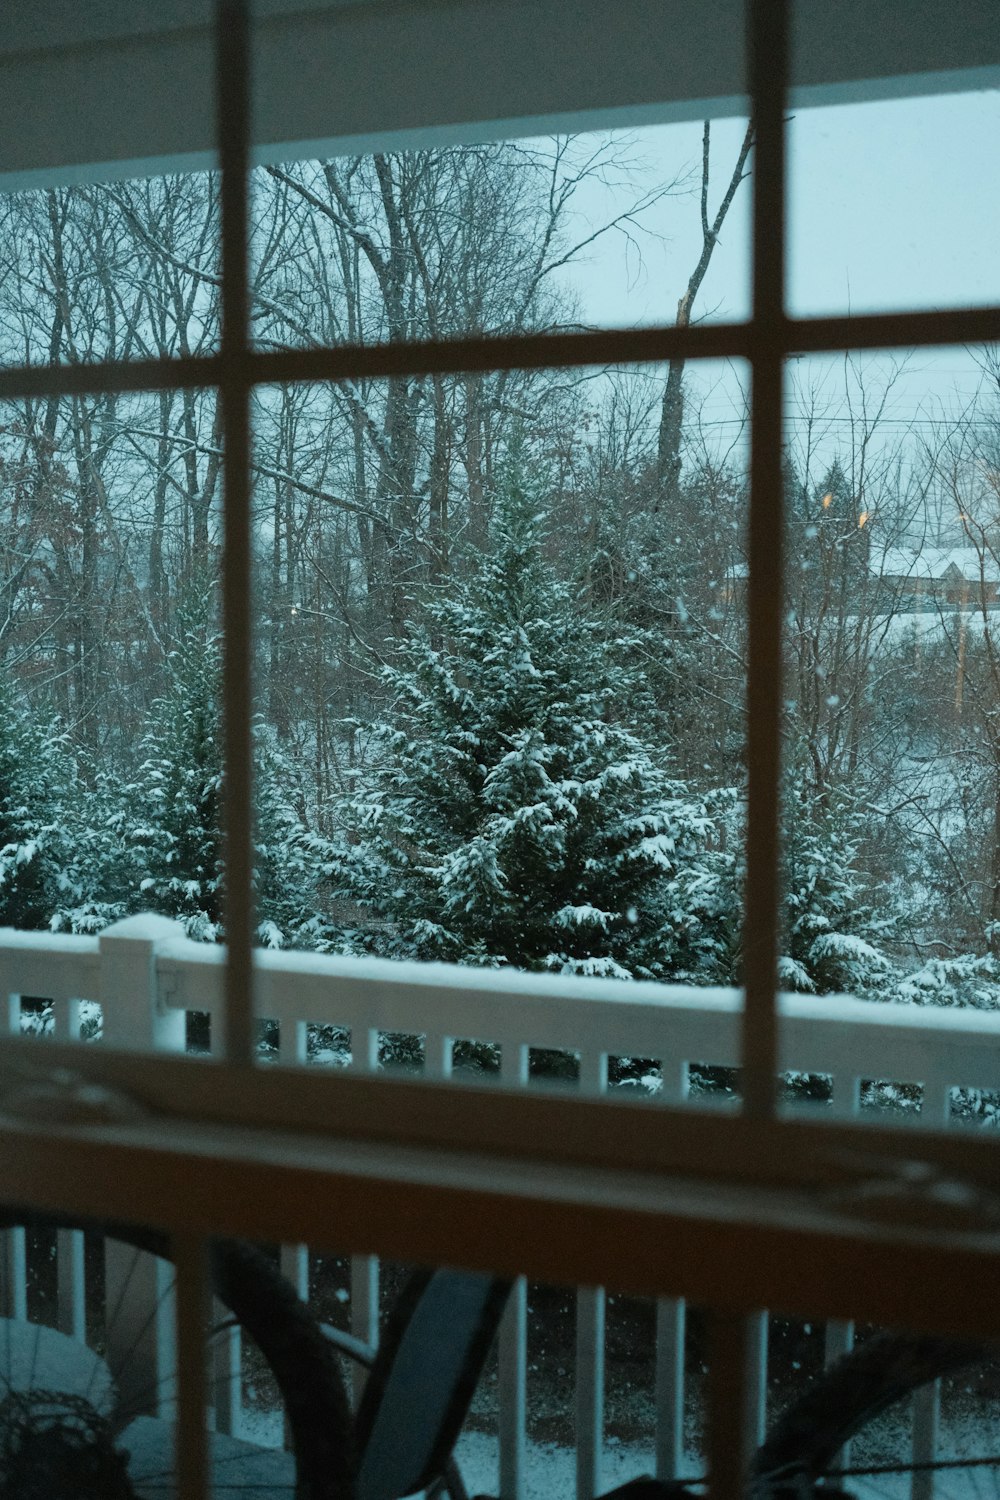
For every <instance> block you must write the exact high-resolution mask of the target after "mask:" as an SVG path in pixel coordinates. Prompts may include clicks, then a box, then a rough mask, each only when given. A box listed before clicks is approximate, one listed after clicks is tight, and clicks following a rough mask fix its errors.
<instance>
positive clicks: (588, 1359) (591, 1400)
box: [576, 1051, 608, 1500]
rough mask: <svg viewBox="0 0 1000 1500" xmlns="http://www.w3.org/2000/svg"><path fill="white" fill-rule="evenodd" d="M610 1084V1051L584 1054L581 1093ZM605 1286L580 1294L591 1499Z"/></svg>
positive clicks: (582, 1454)
mask: <svg viewBox="0 0 1000 1500" xmlns="http://www.w3.org/2000/svg"><path fill="white" fill-rule="evenodd" d="M607 1087H608V1054H607V1053H606V1052H591V1051H586V1052H584V1053H582V1054H581V1057H580V1092H581V1093H582V1094H587V1095H593V1094H603V1093H605V1092H606V1090H607ZM604 1323H605V1295H604V1288H603V1287H580V1289H579V1290H578V1291H577V1294H576V1493H577V1497H578V1500H590V1497H591V1496H593V1495H596V1494H598V1493H599V1491H600V1489H601V1467H602V1459H603V1451H604Z"/></svg>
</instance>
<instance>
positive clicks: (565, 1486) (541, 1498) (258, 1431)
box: [240, 1401, 1000, 1500]
mask: <svg viewBox="0 0 1000 1500" xmlns="http://www.w3.org/2000/svg"><path fill="white" fill-rule="evenodd" d="M976 1408H977V1409H976V1411H975V1412H974V1413H972V1412H970V1411H968V1410H966V1411H965V1412H962V1413H953V1414H952V1415H951V1416H950V1417H948V1416H946V1417H945V1418H944V1419H943V1421H942V1428H941V1435H940V1441H939V1449H938V1452H939V1456H940V1457H941V1458H943V1459H948V1458H963V1457H969V1456H973V1455H976V1456H978V1455H981V1454H984V1453H986V1452H987V1451H989V1452H991V1453H995V1454H998V1455H1000V1412H995V1413H991V1414H990V1415H989V1416H987V1415H986V1414H985V1412H984V1409H983V1405H982V1402H981V1401H978V1402H977V1403H976ZM240 1436H243V1437H246V1438H248V1439H250V1440H251V1441H255V1442H259V1443H261V1444H265V1445H267V1446H271V1445H273V1444H275V1443H277V1442H279V1441H280V1437H281V1420H280V1415H279V1414H278V1413H277V1412H265V1413H249V1414H246V1425H245V1426H244V1428H243V1429H242V1431H241V1433H240ZM909 1443H910V1439H909V1424H908V1422H907V1421H906V1420H905V1418H902V1417H900V1416H899V1415H894V1414H889V1415H887V1416H885V1417H883V1418H882V1419H880V1421H879V1423H878V1425H877V1427H874V1428H872V1429H871V1430H870V1433H869V1435H868V1438H867V1439H862V1440H859V1441H857V1442H855V1444H854V1445H853V1447H852V1450H851V1454H850V1462H851V1463H852V1464H857V1465H862V1464H864V1463H872V1464H892V1463H903V1464H905V1463H906V1461H907V1458H908V1456H909ZM455 1453H456V1458H457V1460H458V1463H459V1467H460V1468H461V1471H462V1477H463V1479H464V1480H465V1484H466V1488H467V1489H468V1491H469V1494H470V1495H473V1496H475V1495H497V1494H498V1493H499V1487H500V1486H499V1444H498V1440H497V1438H496V1437H495V1436H494V1435H492V1434H489V1433H482V1432H466V1433H463V1434H462V1436H461V1438H460V1439H459V1441H458V1446H457V1448H456V1450H455ZM526 1459H527V1463H526V1474H527V1480H526V1486H525V1500H574V1497H575V1493H576V1485H575V1473H576V1470H575V1464H576V1454H575V1452H574V1450H573V1449H572V1448H571V1447H566V1446H563V1445H560V1444H556V1443H536V1442H532V1441H530V1440H529V1442H528V1444H527V1450H526ZM653 1465H654V1458H653V1449H652V1445H651V1444H644V1443H622V1442H618V1441H616V1440H615V1439H614V1438H612V1439H610V1440H609V1441H608V1442H607V1443H606V1444H605V1448H604V1455H603V1462H602V1468H601V1482H600V1485H599V1488H598V1494H599V1495H600V1494H604V1493H606V1492H607V1491H608V1490H612V1489H614V1488H615V1486H616V1485H619V1484H624V1483H625V1481H626V1480H627V1479H634V1478H636V1477H637V1476H638V1475H640V1474H652V1472H653ZM703 1472H704V1468H703V1465H702V1463H701V1461H700V1459H699V1457H698V1456H697V1455H696V1454H690V1453H689V1454H688V1455H687V1464H686V1469H685V1477H689V1476H690V1477H694V1476H695V1475H697V1474H699V1473H703ZM845 1483H846V1487H847V1489H848V1490H849V1491H850V1492H851V1493H852V1494H853V1495H855V1496H856V1497H857V1500H876V1497H878V1500H909V1496H910V1493H911V1477H910V1476H909V1475H907V1474H892V1475H887V1474H879V1475H877V1476H872V1477H871V1478H866V1477H864V1476H856V1475H852V1476H851V1478H850V1479H849V1480H847V1481H845ZM998 1493H1000V1464H998V1465H997V1467H996V1468H987V1469H982V1468H971V1469H965V1470H962V1469H958V1470H942V1471H941V1472H940V1473H939V1474H938V1475H937V1476H936V1477H935V1485H934V1495H935V1496H936V1497H940V1500H985V1497H986V1496H996V1495H997V1494H998Z"/></svg>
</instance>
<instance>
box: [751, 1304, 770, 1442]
mask: <svg viewBox="0 0 1000 1500" xmlns="http://www.w3.org/2000/svg"><path fill="white" fill-rule="evenodd" d="M767 1335H768V1316H767V1313H766V1312H755V1313H750V1314H748V1316H747V1318H746V1338H747V1366H746V1399H747V1424H746V1432H747V1441H748V1443H749V1445H750V1446H749V1448H748V1450H747V1458H749V1457H750V1454H751V1452H752V1451H753V1449H755V1448H757V1447H759V1446H760V1444H761V1443H762V1442H763V1441H764V1433H765V1431H766V1430H767Z"/></svg>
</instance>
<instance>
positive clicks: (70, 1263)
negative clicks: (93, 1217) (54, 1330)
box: [56, 1229, 87, 1344]
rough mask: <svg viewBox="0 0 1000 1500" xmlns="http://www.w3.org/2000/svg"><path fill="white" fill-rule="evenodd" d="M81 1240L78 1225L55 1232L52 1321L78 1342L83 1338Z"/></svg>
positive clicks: (84, 1295) (84, 1303) (84, 1299)
mask: <svg viewBox="0 0 1000 1500" xmlns="http://www.w3.org/2000/svg"><path fill="white" fill-rule="evenodd" d="M83 1252H84V1240H83V1234H82V1233H81V1231H80V1230H79V1229H60V1230H58V1231H57V1232H56V1276H57V1285H56V1325H57V1327H58V1328H59V1331H60V1333H68V1334H69V1336H70V1337H71V1338H74V1339H78V1340H79V1342H80V1343H81V1344H83V1343H86V1340H87V1291H86V1283H85V1280H84V1274H83V1270H84V1263H83Z"/></svg>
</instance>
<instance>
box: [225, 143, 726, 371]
mask: <svg viewBox="0 0 1000 1500" xmlns="http://www.w3.org/2000/svg"><path fill="white" fill-rule="evenodd" d="M748 151H749V141H748V132H747V124H746V121H745V120H722V121H717V122H714V123H711V124H710V125H708V124H706V125H704V126H703V125H702V124H685V125H671V126H658V127H655V128H643V129H636V130H633V131H629V132H624V131H618V132H615V133H613V134H603V135H580V136H574V137H552V138H548V139H537V140H524V141H506V142H499V143H493V144H480V145H472V146H454V147H449V148H443V149H439V150H433V151H413V152H402V153H393V154H387V155H379V156H362V157H351V158H347V157H345V158H336V159H333V160H327V161H303V162H291V163H287V164H285V165H282V166H272V167H263V168H261V169H259V170H258V171H257V172H256V173H255V176H254V195H255V196H254V254H255V275H254V288H255V294H256V305H255V315H254V316H255V326H254V332H255V336H256V338H257V340H258V342H259V343H260V344H261V345H262V346H263V347H265V348H267V347H271V346H273V345H288V344H291V345H296V346H305V347H308V346H310V345H314V344H330V343H339V342H343V341H346V342H352V343H364V344H371V343H377V342H381V341H383V340H406V339H431V338H445V337H449V336H451V337H455V336H461V335H465V334H474V333H505V334H509V333H517V332H521V331H539V330H556V329H567V328H579V327H601V326H613V325H617V324H624V325H632V324H642V323H673V322H674V321H675V320H676V321H681V322H685V323H686V322H690V321H700V320H703V319H707V318H740V317H744V316H745V315H746V311H747V298H748V292H747V288H748V256H747V249H748V239H747V236H748V213H749V191H748V189H747V188H746V187H745V186H741V184H742V181H743V178H744V177H745V176H746V174H747V171H748V167H747V157H748ZM703 191H704V201H703V197H702V194H703Z"/></svg>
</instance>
